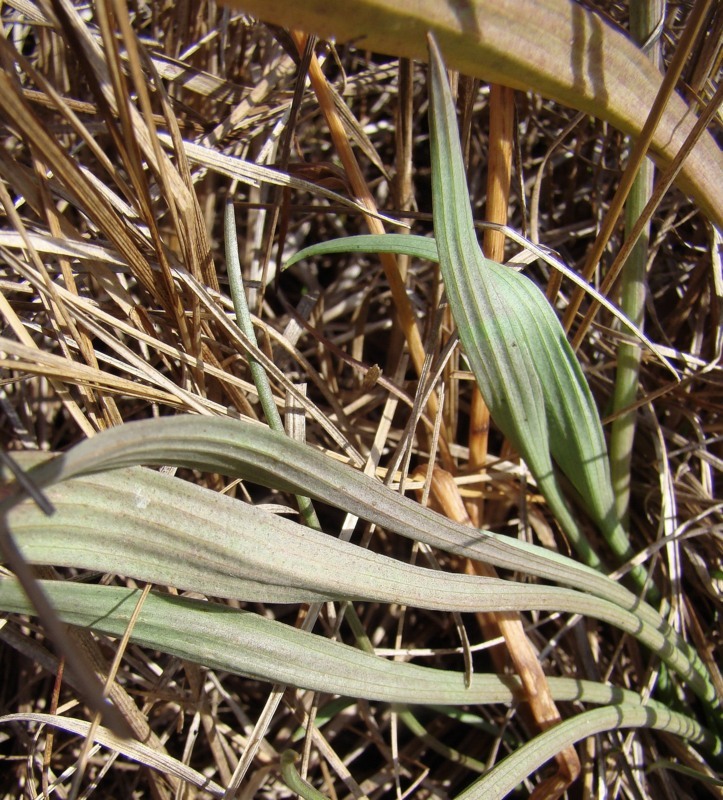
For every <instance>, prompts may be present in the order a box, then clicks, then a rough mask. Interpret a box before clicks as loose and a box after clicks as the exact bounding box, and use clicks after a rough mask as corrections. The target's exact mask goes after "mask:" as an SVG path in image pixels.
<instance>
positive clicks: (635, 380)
mask: <svg viewBox="0 0 723 800" xmlns="http://www.w3.org/2000/svg"><path fill="white" fill-rule="evenodd" d="M664 13H665V3H664V2H663V1H662V0H646V2H644V3H633V4H632V6H631V8H630V30H631V33H632V34H633V36H634V37H635V39H636V40H637V41H638V42H640V43H641V45H642V44H643V43H644V42H645V41H646V39H647V38H648V37H649V36H650V35H651V34H652V33H653V32H654V31H655V29H656V26H657V25H658V22H659V21H660V20H661V18H662V17H663V15H664ZM660 54H661V48H660V40H659V39H658V41H656V42H654V43H653V44H652V45H651V47H650V50H649V56H650V59H651V61H653V62H654V63H656V64H658V63H659V61H660ZM653 174H654V167H653V163H652V161H650V159H644V160H643V161H642V162H641V164H640V169H639V171H638V174H637V175H636V176H635V180H634V182H633V185H632V188H631V190H630V195H629V196H628V200H627V203H626V205H625V234H626V236H630V235H631V234H632V231H633V228H634V226H635V223H636V222H637V221H638V219H639V218H640V216H641V214H642V213H643V211H644V209H645V205H646V203H647V202H648V200H649V198H650V195H651V193H652V190H653ZM649 240H650V223H649V222H648V224H647V225H646V226H645V228H644V229H643V231H642V233H641V235H640V236H639V238H638V240H637V242H636V244H635V246H634V247H633V250H632V251H631V253H630V256H629V257H628V259H627V261H626V262H625V266H624V267H623V270H622V284H621V295H622V297H621V304H620V305H621V310H622V311H623V313H624V314H625V315H626V316H627V317H628V319H630V320H631V322H633V323H634V324H635V325H636V326H637V327H638V328H640V329H641V330H642V329H643V328H644V326H645V296H646V289H645V283H646V277H645V272H646V266H647V261H648V243H649ZM641 359H642V350H641V348H640V347H639V346H638V345H637V344H629V343H627V342H622V343H621V344H620V345H619V347H618V359H617V371H616V373H615V389H614V394H613V412H617V411H620V410H621V409H624V408H626V407H628V406H630V405H631V404H632V403H633V402H634V401H635V398H636V396H637V394H638V388H639V384H640V362H641ZM636 419H637V412H635V411H630V412H628V413H626V414H624V415H622V416H618V417H616V418H615V420H614V421H613V424H612V427H611V429H610V478H611V480H612V484H613V491H614V492H615V503H616V505H617V509H618V515H619V517H620V519H621V521H622V523H623V527H624V528H625V529H626V530H629V527H630V487H631V476H630V470H631V465H632V459H633V443H634V440H635V423H636Z"/></svg>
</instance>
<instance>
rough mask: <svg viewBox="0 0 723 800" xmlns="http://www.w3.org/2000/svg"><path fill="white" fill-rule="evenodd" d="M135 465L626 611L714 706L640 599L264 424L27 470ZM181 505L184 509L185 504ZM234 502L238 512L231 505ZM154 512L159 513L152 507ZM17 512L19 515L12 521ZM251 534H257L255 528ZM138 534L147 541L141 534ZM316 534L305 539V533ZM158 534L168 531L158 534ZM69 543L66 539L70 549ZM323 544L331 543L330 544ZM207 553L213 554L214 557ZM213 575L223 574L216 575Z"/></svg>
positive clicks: (208, 424) (141, 430) (110, 440)
mask: <svg viewBox="0 0 723 800" xmlns="http://www.w3.org/2000/svg"><path fill="white" fill-rule="evenodd" d="M138 464H148V465H164V464H170V465H175V466H179V467H181V466H183V467H188V468H191V469H199V470H204V471H209V472H218V473H222V474H225V475H228V476H232V477H239V478H245V479H248V480H251V481H254V482H257V483H260V484H262V485H264V486H269V487H273V488H277V489H281V490H284V491H291V492H294V493H303V494H307V495H309V496H311V497H313V498H315V499H318V500H321V501H323V502H326V503H328V504H330V505H333V506H335V507H337V508H340V509H342V510H344V511H347V512H349V513H352V514H355V515H356V516H358V517H360V518H362V519H365V520H368V521H369V522H374V523H375V524H377V525H379V526H381V527H383V528H385V529H386V530H388V531H391V532H396V533H398V534H400V535H402V536H406V537H408V538H410V539H412V540H415V541H421V542H425V543H427V544H429V545H430V546H432V547H437V548H440V549H443V550H446V551H448V552H451V553H456V554H458V555H461V556H466V557H469V558H473V559H476V560H480V561H487V562H489V563H492V564H495V565H496V566H499V567H503V568H506V569H511V570H523V571H524V572H526V573H527V574H530V575H536V576H538V577H540V578H544V579H546V580H551V581H555V582H558V583H562V584H564V585H567V586H571V587H573V588H576V589H580V590H582V592H584V593H586V594H591V595H594V596H596V597H599V598H601V599H603V600H607V601H609V603H610V604H613V605H614V606H618V607H619V608H620V609H621V610H622V611H623V612H631V613H632V616H631V617H630V618H628V617H626V615H625V614H621V615H615V614H612V609H611V617H610V618H611V621H612V619H613V617H615V618H616V620H617V621H616V622H614V623H613V624H621V625H622V626H623V627H624V629H629V630H630V632H631V633H633V634H634V635H637V636H639V637H640V638H641V640H643V641H645V642H646V643H647V644H648V646H650V647H651V649H653V650H654V651H656V652H659V653H660V655H661V657H662V658H664V659H665V660H666V662H667V663H669V664H670V666H671V668H672V669H673V670H675V671H677V672H678V673H679V674H680V675H681V676H683V678H684V679H685V680H686V681H688V682H689V684H690V686H691V688H692V689H693V690H694V691H695V692H696V693H697V694H698V695H699V696H700V697H701V698H703V699H704V700H705V701H706V702H708V703H710V702H713V700H714V698H715V691H714V689H713V687H712V685H711V683H710V678H709V676H708V672H707V670H706V668H705V667H704V666H703V664H702V663H701V661H700V659H699V657H698V656H697V654H696V653H695V651H694V650H692V648H690V647H689V646H688V645H687V644H686V643H685V642H684V641H683V640H682V639H681V638H680V637H679V636H677V634H676V633H675V632H674V631H673V630H672V629H671V628H670V626H669V625H667V624H666V623H665V622H664V621H663V620H662V619H661V617H660V615H659V614H657V612H655V611H654V609H652V608H651V607H650V606H648V605H647V604H645V603H641V602H640V601H639V600H638V598H636V597H635V595H633V594H632V593H631V592H629V591H628V590H627V589H625V588H624V587H622V586H620V585H619V584H617V583H616V582H615V581H612V580H610V579H609V578H607V577H605V576H604V575H601V574H599V573H597V572H595V571H594V570H592V569H589V568H587V567H585V566H583V565H581V564H578V563H576V562H575V561H573V560H572V559H568V558H565V557H564V556H561V555H559V554H557V553H552V552H550V551H547V550H545V549H544V548H541V547H537V546H534V545H530V544H527V543H524V542H520V541H517V540H515V539H512V538H510V537H506V536H500V535H497V534H493V533H491V532H487V531H479V532H477V533H476V534H474V535H470V529H469V528H468V527H465V526H463V525H459V524H457V523H454V522H452V521H450V520H448V519H446V518H445V517H443V516H441V515H439V514H437V513H435V512H434V511H431V510H430V509H427V508H423V507H422V506H420V505H419V504H418V503H415V502H413V501H412V500H410V499H408V498H406V497H403V496H400V495H399V494H398V493H396V492H394V491H392V490H391V489H389V488H388V487H386V486H384V485H383V484H382V483H380V482H379V481H377V480H374V479H372V478H370V477H368V476H366V475H364V474H363V473H360V472H357V471H356V470H354V469H352V468H350V467H348V466H346V465H344V464H341V463H338V462H337V461H335V460H333V459H331V458H329V457H328V456H325V455H324V454H323V453H321V452H319V451H318V450H315V449H314V448H311V447H308V446H306V445H303V444H300V443H298V442H294V441H293V440H290V439H289V438H288V437H286V436H285V435H283V434H280V433H276V432H274V431H270V430H269V429H268V428H266V427H264V426H262V425H258V424H255V423H252V422H249V421H241V420H230V419H220V418H205V417H198V416H190V415H182V416H177V417H167V418H157V419H150V420H144V421H142V422H134V423H128V424H126V425H123V426H120V427H117V428H112V429H109V430H107V431H104V432H102V433H100V434H98V435H96V436H94V437H93V438H92V439H88V440H86V441H84V442H82V443H81V444H79V445H78V446H76V447H74V448H73V449H72V450H71V451H69V452H68V453H66V454H63V455H62V456H59V457H57V458H54V459H52V460H50V461H47V462H44V463H41V464H39V465H37V466H36V467H34V468H33V469H31V470H30V471H29V474H30V476H31V478H32V480H33V481H34V482H35V483H36V484H37V485H38V486H40V487H49V486H50V485H52V484H53V483H56V482H59V481H63V480H68V479H70V478H73V477H78V476H82V475H95V474H97V473H99V472H103V471H106V470H114V469H119V468H122V467H128V466H135V465H138ZM112 479H113V476H111V480H112ZM183 486H184V487H185V486H186V484H183ZM179 491H180V490H179ZM188 491H189V497H190V498H191V499H193V498H194V497H195V495H194V494H193V492H194V491H195V490H194V489H193V488H192V487H191V488H189V489H188ZM181 494H182V492H181ZM21 497H22V495H21V492H20V490H19V489H18V488H17V487H16V489H15V491H11V492H9V493H8V495H7V497H6V498H5V499H4V500H3V502H2V503H0V513H6V514H8V513H10V514H11V516H10V518H9V520H8V521H9V528H10V530H11V533H12V532H13V531H14V526H15V525H16V524H21V523H22V517H23V515H25V514H27V515H32V513H37V512H33V511H32V510H31V509H32V506H31V504H30V503H27V502H26V503H24V504H23V505H22V506H20V507H18V508H17V509H16V510H15V511H14V512H10V509H11V508H12V506H13V505H15V504H17V503H18V501H19V500H20V499H21ZM141 498H142V495H141ZM176 502H177V501H175V500H174V501H172V502H171V503H169V504H168V508H169V510H170V513H171V515H172V516H171V522H170V523H167V524H170V525H171V527H172V525H173V521H174V520H177V521H178V523H179V525H180V523H181V520H182V519H183V517H184V516H185V515H186V514H187V513H188V512H187V511H186V508H185V507H184V506H182V505H178V506H177V508H178V511H176V510H175V508H176V506H175V503H176ZM178 502H179V503H180V499H179V500H178ZM223 502H224V501H223V500H222V499H216V500H214V501H212V505H210V506H209V509H210V510H209V509H207V510H204V508H203V507H202V506H201V505H200V504H199V505H198V507H197V509H196V512H195V515H194V514H191V516H190V519H191V521H193V520H194V519H195V520H197V519H198V518H199V517H200V518H201V519H213V518H214V517H215V515H216V514H217V513H218V509H219V508H220V505H221V503H223ZM233 502H234V505H235V501H233ZM137 505H138V503H133V504H131V503H127V504H125V505H124V508H123V509H122V511H123V513H127V514H128V515H129V517H131V519H132V518H133V517H134V516H135V515H136V514H139V513H140V511H141V510H142V509H139V508H134V506H137ZM141 505H143V502H141ZM148 508H149V509H150V510H151V511H152V510H153V509H152V506H148ZM179 511H180V512H181V513H179ZM12 514H17V515H18V516H17V517H13V516H12ZM71 518H72V515H71ZM38 524H39V525H41V526H42V525H44V524H45V521H39V522H38ZM71 524H72V522H71ZM209 524H210V523H209ZM198 527H202V526H198ZM250 527H251V529H253V528H254V526H253V525H252V526H250ZM139 533H140V534H141V535H144V534H143V532H142V531H140V530H139ZM310 533H311V532H307V535H310ZM160 535H166V534H165V533H163V532H161V534H160ZM67 538H68V537H67V536H61V539H64V540H65V545H66V546H67ZM214 546H217V545H214ZM325 546H326V547H329V546H331V545H329V544H325ZM61 547H62V544H61ZM123 547H124V545H123V541H121V542H119V544H118V548H120V554H118V552H117V550H116V551H115V553H116V558H117V563H116V564H115V566H114V567H112V568H114V569H118V566H119V565H121V564H123V561H122V559H123V556H124V554H125V550H124V549H123ZM125 547H127V544H126V545H125ZM189 547H190V550H189V552H190V558H191V560H192V559H194V558H196V559H198V558H200V557H201V556H202V555H203V550H200V551H199V549H198V547H197V546H194V545H193V543H191V544H190V545H189ZM41 548H42V545H41ZM211 555H212V550H211V551H210V553H209V557H210V556H211ZM221 560H222V561H223V560H224V558H223V557H222V558H221ZM293 566H294V565H292V567H293ZM184 569H185V567H184ZM214 569H215V571H216V572H219V570H218V569H216V568H214ZM226 569H228V570H229V571H230V572H231V574H232V575H233V566H232V565H231V564H229V563H228V561H227V564H226ZM222 570H223V565H222V566H221V571H222ZM336 571H338V569H337V570H336ZM291 572H293V569H292V570H291ZM179 574H180V572H179ZM209 574H210V575H211V581H210V582H209V585H211V583H214V582H216V580H217V576H214V570H211V569H209ZM219 574H220V573H219ZM238 577H241V576H238ZM317 580H318V577H317ZM314 585H316V584H313V583H312V587H313V586H314ZM465 586H469V584H465ZM490 586H492V584H490ZM515 586H517V584H514V583H511V584H507V583H505V584H504V587H505V588H504V589H502V588H500V589H499V590H498V591H497V592H496V595H497V596H498V597H503V596H505V595H506V594H507V592H508V587H509V592H510V596H512V593H513V591H514V592H516V591H517V589H513V587H515ZM340 591H341V590H340ZM582 592H580V593H578V594H579V597H580V598H582V597H583V594H582ZM493 594H494V593H493ZM498 607H499V606H498ZM608 608H610V607H609V606H608ZM584 613H585V612H584ZM625 620H628V621H627V622H626V621H625Z"/></svg>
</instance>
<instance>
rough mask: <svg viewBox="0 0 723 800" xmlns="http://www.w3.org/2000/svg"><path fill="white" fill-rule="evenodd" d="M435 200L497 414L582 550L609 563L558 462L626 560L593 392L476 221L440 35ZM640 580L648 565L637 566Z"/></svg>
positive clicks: (461, 309) (560, 336) (465, 339)
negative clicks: (492, 254)
mask: <svg viewBox="0 0 723 800" xmlns="http://www.w3.org/2000/svg"><path fill="white" fill-rule="evenodd" d="M430 85H431V97H430V133H431V154H432V201H433V208H434V215H433V218H434V231H435V238H436V242H437V249H438V251H439V262H440V268H441V271H442V276H443V279H444V284H445V288H446V290H447V297H448V299H449V304H450V307H451V310H452V316H453V317H454V319H455V322H456V324H457V329H458V332H459V337H460V339H461V341H462V344H463V346H464V350H465V353H466V356H467V359H468V361H469V363H470V366H471V368H472V371H473V372H474V374H475V377H476V379H477V385H478V386H479V389H480V391H481V392H482V395H483V397H484V398H485V401H486V403H487V405H488V407H489V409H490V413H491V415H492V418H493V420H494V421H495V423H496V424H497V426H498V427H499V428H500V430H501V431H502V432H503V433H504V435H505V436H506V437H507V438H508V439H509V440H510V442H511V443H512V444H513V446H514V447H515V448H516V449H517V451H518V452H519V453H520V454H521V455H522V457H523V458H524V460H525V462H526V463H527V466H528V467H529V469H530V471H531V472H532V474H533V476H534V478H535V480H536V481H537V485H538V487H539V489H540V491H541V492H542V494H543V495H544V496H545V499H546V500H547V502H548V504H549V505H550V508H551V509H552V512H553V514H554V515H555V517H556V519H557V520H558V522H559V523H560V525H561V526H562V528H563V530H564V531H565V533H566V534H567V535H568V537H569V538H570V540H571V542H572V543H573V545H574V547H575V549H576V550H577V552H578V554H579V555H580V557H581V558H582V559H583V560H584V561H585V563H586V564H588V565H589V566H592V567H595V568H597V569H602V568H603V562H602V560H601V559H600V556H599V554H598V553H597V552H596V551H595V550H594V549H593V548H592V547H591V545H590V544H589V542H588V541H587V539H586V537H585V536H584V535H583V534H582V532H581V530H580V528H579V526H578V524H577V522H576V520H575V518H574V517H573V515H572V514H571V512H570V509H569V507H568V505H567V502H566V501H565V498H564V496H563V494H562V491H561V489H560V485H559V483H558V480H557V477H556V475H555V471H554V468H553V460H554V462H555V463H556V464H557V465H558V466H559V467H560V469H561V471H562V473H563V474H564V475H565V477H566V478H567V479H568V480H569V481H570V483H571V484H572V486H574V488H575V489H576V490H577V492H578V493H579V495H580V497H581V499H582V501H583V504H584V506H585V508H586V510H587V512H588V514H589V515H590V517H591V518H592V519H593V521H594V522H595V523H596V525H597V526H598V527H599V529H600V531H601V533H602V534H603V536H604V537H605V539H606V540H607V542H608V544H609V545H610V547H611V548H612V550H613V552H614V553H615V555H616V556H617V558H618V560H619V561H625V560H627V559H629V558H630V557H632V555H633V552H632V549H631V547H630V543H629V541H628V537H627V535H626V534H625V531H624V530H623V529H622V526H621V525H620V521H619V519H618V518H617V512H616V508H615V500H614V496H613V491H612V486H611V483H610V468H609V463H608V456H607V448H606V445H605V438H604V436H603V431H602V425H601V424H600V418H599V416H598V413H597V409H596V407H595V403H594V401H593V398H592V395H591V394H590V389H589V387H588V385H587V382H586V380H585V377H584V375H583V374H582V370H581V369H580V365H579V363H578V361H577V358H576V357H575V354H574V353H573V351H572V348H571V347H570V345H569V343H568V341H567V339H566V337H565V333H564V331H563V329H562V326H561V325H560V322H559V320H558V319H557V317H556V315H555V312H554V311H553V309H552V307H551V306H550V304H549V303H548V302H547V300H546V299H545V297H544V295H543V294H542V292H541V291H540V290H539V289H538V287H537V286H535V284H534V283H533V282H532V281H531V280H529V278H527V277H526V276H525V275H522V274H520V273H517V272H515V271H513V270H510V269H507V268H505V267H503V266H502V265H500V264H497V263H495V262H494V261H491V260H489V259H487V258H485V257H484V255H483V254H482V251H481V250H480V247H479V244H478V242H477V236H476V233H475V229H474V223H473V220H472V212H471V209H470V203H469V196H468V193H467V183H466V178H465V171H464V164H463V161H462V151H461V147H460V144H459V133H458V130H457V118H456V113H455V108H454V103H453V101H452V95H451V92H450V90H449V84H448V82H447V77H446V73H445V68H444V63H443V61H442V56H441V53H440V52H439V50H438V48H437V46H436V44H435V43H434V41H433V40H432V39H431V38H430ZM633 577H634V578H635V579H636V581H637V583H638V584H639V585H643V584H644V582H645V580H646V572H645V570H644V569H643V568H642V567H640V568H637V569H636V570H635V571H634V573H633Z"/></svg>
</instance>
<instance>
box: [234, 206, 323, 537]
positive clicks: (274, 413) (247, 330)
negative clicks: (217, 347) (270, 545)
mask: <svg viewBox="0 0 723 800" xmlns="http://www.w3.org/2000/svg"><path fill="white" fill-rule="evenodd" d="M223 233H224V239H225V244H226V270H227V272H228V283H229V289H230V291H231V300H232V301H233V308H234V311H235V312H236V324H237V325H238V326H239V328H240V330H241V332H242V333H243V334H244V336H245V337H246V338H247V339H248V340H249V342H250V344H251V345H252V347H258V342H257V341H256V333H255V331H254V326H253V323H252V322H251V312H250V311H249V306H248V303H247V301H246V292H245V291H244V284H243V278H242V277H241V260H240V259H239V256H238V247H237V246H236V215H235V212H234V207H233V200H232V199H231V198H230V197H229V198H228V199H227V200H226V209H225V213H224V219H223ZM248 362H249V369H250V370H251V378H252V379H253V382H254V386H255V387H256V391H257V392H258V393H259V401H260V402H261V408H262V409H263V412H264V416H265V417H266V422H267V423H268V425H269V428H271V430H274V431H277V432H278V433H284V434H285V433H286V431H285V429H284V423H283V422H282V421H281V414H279V409H278V408H277V407H276V400H275V399H274V394H273V392H272V391H271V384H270V383H269V377H268V375H267V374H266V370H265V369H264V367H263V365H262V364H261V362H260V361H258V359H256V358H254V356H253V353H252V352H251V351H249V353H248ZM296 502H297V504H298V506H299V511H300V512H301V515H302V516H303V517H304V521H305V522H306V524H307V525H308V526H309V527H310V528H314V529H315V530H318V531H319V530H321V524H320V523H319V518H318V517H317V515H316V511H315V510H314V504H313V503H312V502H311V500H310V499H309V498H308V497H304V496H303V495H296Z"/></svg>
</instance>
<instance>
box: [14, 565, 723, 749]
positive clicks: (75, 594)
mask: <svg viewBox="0 0 723 800" xmlns="http://www.w3.org/2000/svg"><path fill="white" fill-rule="evenodd" d="M40 583H41V585H42V588H43V590H44V591H46V592H47V594H48V597H49V598H50V599H51V601H52V603H53V606H54V607H55V609H56V611H57V613H58V616H59V617H60V619H61V620H63V621H64V622H66V623H68V624H69V625H75V626H78V627H84V628H90V629H92V630H94V631H98V632H102V633H107V634H108V635H110V636H122V635H123V634H124V633H125V631H126V628H127V627H128V624H129V621H130V619H131V617H132V615H133V612H134V608H135V606H136V604H137V601H138V597H139V595H140V593H141V590H140V589H130V588H126V587H120V586H96V585H89V584H82V583H74V582H72V581H40ZM0 608H2V609H3V610H5V611H8V612H11V613H17V614H33V613H35V612H34V609H33V607H32V604H31V603H30V601H29V600H28V599H27V597H26V596H25V594H24V593H23V590H22V587H21V586H20V584H19V583H18V582H17V581H15V580H13V579H11V578H3V579H0ZM131 640H132V641H133V642H136V643H137V644H140V645H142V646H145V647H150V648H152V649H153V650H160V651H161V652H164V653H169V654H171V655H176V656H178V657H179V658H183V659H188V660H189V661H194V662H197V663H201V664H204V665H206V666H209V667H213V668H216V669H221V670H228V671H230V672H234V673H236V674H238V675H246V676H250V677H253V678H258V679H260V680H265V681H270V682H275V683H284V684H288V685H292V686H298V687H300V688H304V689H313V690H315V691H320V692H328V693H330V694H339V695H343V696H346V697H354V698H364V699H368V700H381V701H386V702H391V703H404V704H407V703H409V704H438V705H467V704H477V703H511V702H512V701H513V700H515V699H516V698H519V697H520V696H521V693H522V692H521V688H520V682H519V680H518V679H517V678H515V677H513V676H511V675H501V676H498V675H494V674H487V673H481V674H475V675H473V676H472V681H471V684H470V685H469V686H465V680H464V674H463V673H462V672H455V671H453V670H443V669H436V668H432V667H423V666H419V665H416V664H408V663H405V662H402V661H390V660H387V659H385V658H380V657H379V656H376V655H373V654H370V653H367V652H364V651H363V650H360V649H358V648H356V647H351V646H350V645H347V644H342V643H341V642H336V641H331V640H329V639H326V638H325V637H323V636H318V635H316V634H313V633H307V632H306V631H301V630H299V629H298V628H295V627H293V626H291V625H285V624H283V623H281V622H277V621H275V620H270V619H267V618H266V617H262V616H260V615H258V614H254V613H251V612H248V611H240V610H238V609H235V608H232V607H230V606H225V605H220V604H218V603H211V602H206V601H201V600H195V599H190V598H187V597H178V596H176V595H170V594H163V593H160V592H151V593H150V594H149V595H148V596H147V598H146V600H145V602H144V604H143V607H142V609H141V612H140V614H139V615H138V617H137V619H136V621H135V623H134V625H133V630H132V633H131ZM549 681H550V688H551V690H552V694H553V696H554V698H555V700H559V701H579V702H584V703H593V704H609V703H633V704H634V703H640V702H641V698H640V695H638V694H636V693H635V692H632V691H629V690H625V689H620V688H618V687H616V686H609V685H607V684H601V683H596V682H594V681H586V680H578V679H574V678H556V677H551V678H549ZM648 706H649V707H651V708H655V709H660V710H661V711H663V710H664V709H665V706H663V705H661V704H660V703H657V702H655V701H654V700H649V701H648ZM689 725H690V727H689V729H688V731H687V732H686V734H685V735H686V736H687V737H688V738H690V739H691V740H692V741H694V742H700V743H702V744H705V745H706V746H708V747H711V748H714V747H715V741H714V740H713V739H711V737H710V734H708V733H707V732H706V731H705V729H703V728H702V727H701V726H700V725H698V724H696V723H695V722H694V721H692V720H691V721H690V722H689Z"/></svg>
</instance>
